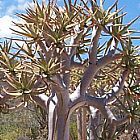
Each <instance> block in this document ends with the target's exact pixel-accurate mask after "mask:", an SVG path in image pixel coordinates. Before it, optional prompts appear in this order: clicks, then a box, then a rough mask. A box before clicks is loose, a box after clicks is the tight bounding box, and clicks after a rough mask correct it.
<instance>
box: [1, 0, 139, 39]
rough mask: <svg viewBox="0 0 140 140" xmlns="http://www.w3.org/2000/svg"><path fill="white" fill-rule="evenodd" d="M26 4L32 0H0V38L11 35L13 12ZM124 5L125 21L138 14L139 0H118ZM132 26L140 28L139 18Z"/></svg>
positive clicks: (109, 0)
mask: <svg viewBox="0 0 140 140" xmlns="http://www.w3.org/2000/svg"><path fill="white" fill-rule="evenodd" d="M39 1H41V0H39ZM58 1H59V2H58V3H59V4H61V3H62V1H63V0H62V1H61V0H58ZM113 2H114V0H106V3H107V5H109V4H112V3H113ZM28 4H31V5H32V0H0V38H2V37H5V36H8V37H11V36H12V34H11V33H12V32H11V31H10V30H9V28H10V27H12V23H11V21H15V22H17V21H19V19H18V18H17V17H15V16H14V14H15V13H17V12H18V11H19V10H24V9H25V8H27V6H28ZM124 6H125V9H124V11H125V12H127V13H128V14H127V16H126V18H125V22H128V21H130V20H131V19H133V18H135V17H136V16H138V15H140V0H119V7H120V8H121V7H124ZM133 27H134V28H136V29H137V30H140V20H138V21H137V22H136V23H135V24H134V26H133Z"/></svg>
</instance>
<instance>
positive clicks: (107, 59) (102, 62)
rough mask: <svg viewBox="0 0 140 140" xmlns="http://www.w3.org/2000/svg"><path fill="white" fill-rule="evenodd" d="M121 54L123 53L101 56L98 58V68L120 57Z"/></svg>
mask: <svg viewBox="0 0 140 140" xmlns="http://www.w3.org/2000/svg"><path fill="white" fill-rule="evenodd" d="M122 56H123V54H115V55H114V54H111V55H106V56H104V57H103V58H101V59H99V60H98V62H97V66H98V68H99V69H101V68H103V67H105V66H106V65H108V64H109V63H111V62H112V61H115V60H117V59H120V58H122Z"/></svg>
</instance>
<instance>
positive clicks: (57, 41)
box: [0, 0, 140, 140]
mask: <svg viewBox="0 0 140 140" xmlns="http://www.w3.org/2000/svg"><path fill="white" fill-rule="evenodd" d="M33 2H34V8H28V9H27V10H26V14H18V17H19V18H21V19H22V20H23V22H22V23H14V24H15V26H17V27H19V30H14V29H11V30H13V31H14V32H15V34H17V35H18V36H21V38H19V37H18V39H11V41H9V42H8V41H5V42H4V43H3V44H1V45H0V79H1V80H0V84H1V91H0V107H1V111H2V112H6V111H10V110H13V109H17V108H20V107H26V108H30V107H31V109H32V106H35V108H33V110H36V112H37V114H38V116H40V117H41V121H40V126H42V127H43V128H47V130H48V131H44V132H45V135H44V134H42V133H41V134H40V135H43V136H45V139H48V140H54V139H57V140H69V139H78V140H86V139H90V140H98V139H100V140H101V139H103V140H113V139H116V138H117V136H119V135H121V134H122V133H123V132H124V131H125V130H128V131H129V132H131V131H133V132H136V130H138V123H139V119H140V108H139V104H140V98H139V97H140V95H139V94H140V93H139V91H140V82H139V81H140V77H139V75H140V71H139V68H140V51H139V49H140V46H139V45H134V43H133V40H135V39H140V37H139V36H134V35H135V33H137V31H135V30H132V29H131V25H132V24H133V23H134V22H135V21H136V20H138V19H139V17H136V18H135V19H133V20H132V21H130V22H129V23H127V24H124V23H123V18H124V17H125V15H126V13H122V10H123V9H118V0H117V1H115V3H114V4H113V5H111V6H110V7H109V8H107V9H106V8H104V3H105V1H103V0H100V1H99V2H98V1H95V0H87V1H85V0H79V1H78V0H74V1H71V0H68V1H66V0H64V1H63V2H64V4H63V5H64V7H61V6H58V5H57V3H56V1H54V0H52V1H49V2H48V3H45V2H42V5H40V4H39V3H38V2H37V1H36V0H33ZM12 40H16V43H15V45H13V44H12ZM18 41H22V42H23V43H24V44H23V45H19V44H18ZM31 104H32V105H31ZM37 106H40V107H41V109H39V112H38V110H37V108H38V107H37ZM46 116H47V120H46ZM27 121H28V120H27ZM46 123H47V124H46ZM132 126H133V127H134V126H135V128H132ZM13 127H14V126H13ZM70 128H71V129H70ZM69 129H70V130H71V131H69ZM74 132H75V134H74V135H73V134H71V133H74ZM136 137H137V135H136ZM39 139H40V138H39Z"/></svg>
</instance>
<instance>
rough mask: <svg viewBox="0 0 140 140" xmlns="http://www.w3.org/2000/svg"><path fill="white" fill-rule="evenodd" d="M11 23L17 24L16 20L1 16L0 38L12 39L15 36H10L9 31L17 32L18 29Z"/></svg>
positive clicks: (10, 32)
mask: <svg viewBox="0 0 140 140" xmlns="http://www.w3.org/2000/svg"><path fill="white" fill-rule="evenodd" d="M12 21H14V22H19V20H18V19H16V18H13V17H10V16H8V15H6V16H3V17H2V18H0V25H1V26H0V38H4V37H9V38H10V37H13V36H15V35H14V34H12V32H13V31H12V30H10V28H12V29H15V30H17V29H18V28H17V27H15V26H14V24H13V23H12Z"/></svg>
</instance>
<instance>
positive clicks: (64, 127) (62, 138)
mask: <svg viewBox="0 0 140 140" xmlns="http://www.w3.org/2000/svg"><path fill="white" fill-rule="evenodd" d="M67 116H68V115H67V114H65V113H62V114H61V115H58V119H57V140H69V118H67Z"/></svg>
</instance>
